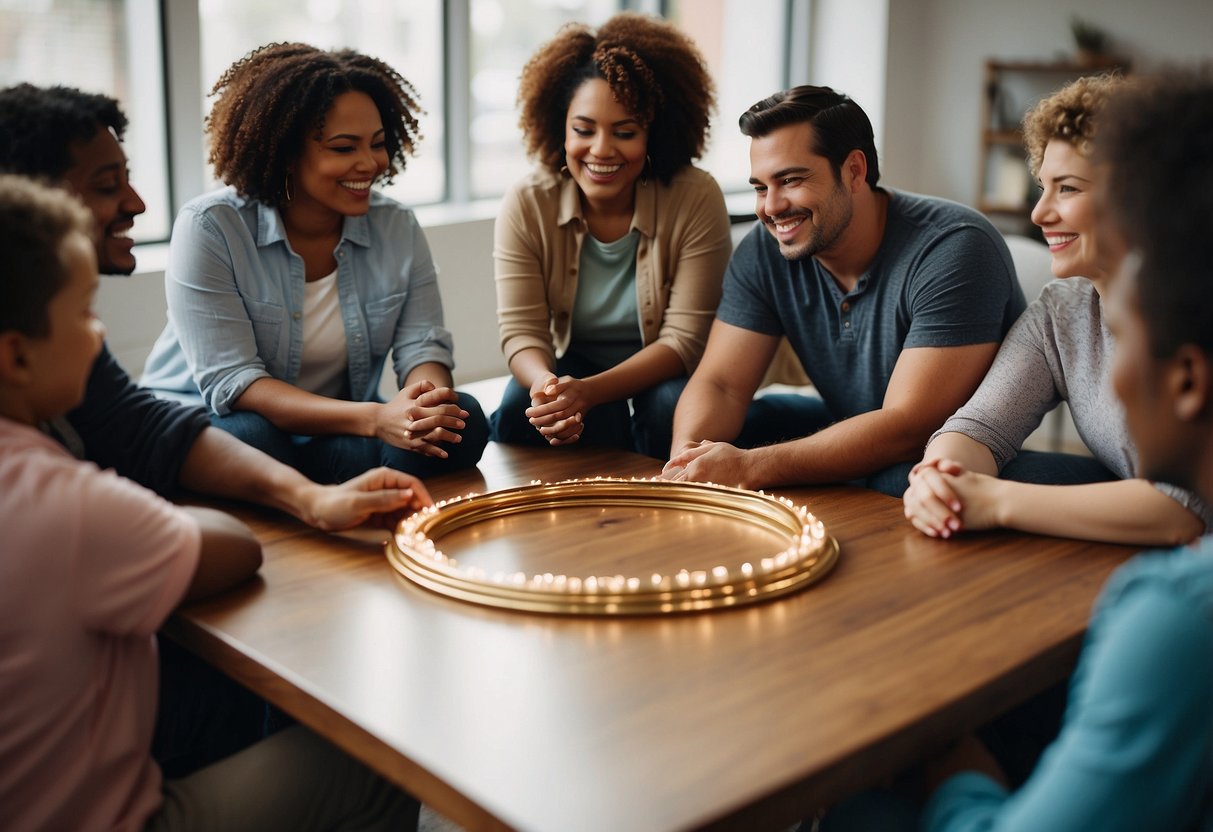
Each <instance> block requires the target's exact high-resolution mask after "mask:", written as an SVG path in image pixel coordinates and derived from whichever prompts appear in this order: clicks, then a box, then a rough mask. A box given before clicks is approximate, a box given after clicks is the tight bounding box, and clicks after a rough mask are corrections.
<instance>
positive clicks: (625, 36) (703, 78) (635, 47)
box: [518, 12, 716, 183]
mask: <svg viewBox="0 0 1213 832" xmlns="http://www.w3.org/2000/svg"><path fill="white" fill-rule="evenodd" d="M593 78H601V79H602V80H604V81H606V82H607V84H608V85H609V86H610V88H611V93H612V95H614V97H615V100H616V101H618V102H619V103H620V104H621V105H622V106H623V107H624V109H626V110H627V111H628V113H630V114H631V115H632V116H634V117H635V118H636V119H638V120H639V121H640V122H641V123H642V124H644V125H645V127H646V128H647V129H648V133H649V135H648V155H649V160H650V164H651V166H652V170H653V175H654V176H655V177H657V179H659V180H661V181H662V182H665V183H668V182H669V181H670V179H671V178H672V177H673V176H674V174H675V173H677V172H678V171H679V170H681V169H682V168H683V167H685V166H687V165H689V164H690V163H691V161H692V160H694V159H697V158H699V157H700V156H702V155H703V150H704V147H705V146H706V144H707V137H708V125H709V122H710V118H711V112H712V110H713V109H714V108H715V106H716V87H715V85H714V84H713V83H712V78H711V76H710V75H709V74H708V70H707V65H706V63H705V62H704V60H703V56H702V55H701V54H700V53H699V50H698V49H697V48H696V47H695V44H694V42H693V41H692V40H691V39H690V38H689V37H687V36H686V35H684V34H683V33H682V32H680V31H679V30H678V29H676V28H675V27H674V26H673V24H670V23H666V22H665V21H663V20H660V19H658V18H654V17H649V16H647V15H643V14H638V13H635V12H623V13H621V14H617V15H615V16H614V17H612V18H611V19H610V20H608V21H607V22H606V23H604V24H603V25H602V26H601V27H600V28H599V29H598V32H597V34H595V33H594V32H593V30H591V29H590V28H589V27H588V26H585V25H582V24H579V23H570V24H566V25H565V26H564V27H562V28H561V29H560V31H559V32H558V33H557V34H556V36H555V37H554V38H552V39H551V40H550V41H548V42H547V43H545V44H544V45H543V46H541V47H540V48H539V51H537V52H536V53H535V54H534V55H533V56H532V57H531V59H530V60H529V61H528V62H527V64H526V66H525V67H523V69H522V78H521V81H520V83H519V86H518V103H519V106H520V108H521V110H522V115H521V117H520V118H519V122H518V123H519V125H520V126H521V127H522V132H523V135H524V137H525V139H526V149H527V153H528V155H530V156H531V157H533V158H535V159H537V160H538V161H539V163H540V164H542V165H544V166H546V167H548V168H549V169H551V170H552V171H558V170H560V168H561V167H562V166H563V165H564V138H565V121H566V119H567V118H568V110H569V102H570V101H572V99H573V95H574V94H575V93H576V92H577V90H578V88H579V87H580V86H581V85H582V84H583V83H585V82H586V81H588V80H591V79H593Z"/></svg>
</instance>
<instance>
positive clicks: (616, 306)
mask: <svg viewBox="0 0 1213 832" xmlns="http://www.w3.org/2000/svg"><path fill="white" fill-rule="evenodd" d="M639 241H640V235H639V233H638V232H636V231H635V230H633V231H632V232H631V233H629V234H625V235H624V236H623V237H620V238H619V239H618V240H615V241H613V242H610V243H603V242H600V241H599V240H596V239H595V238H594V237H592V236H589V235H586V238H585V243H584V244H583V245H582V247H581V263H580V268H581V279H580V280H579V281H578V282H577V297H576V299H575V300H574V301H573V327H572V344H571V347H572V349H573V350H575V351H576V352H578V353H580V354H581V355H583V356H585V357H586V358H588V359H590V360H591V361H593V362H594V363H596V364H599V365H601V366H603V367H614V366H615V365H616V364H619V363H620V362H622V361H624V360H625V359H627V358H630V357H631V356H632V355H634V354H635V353H636V352H638V351H639V350H640V347H641V346H642V342H641V338H640V313H639V310H638V307H637V305H636V247H637V244H638V243H639Z"/></svg>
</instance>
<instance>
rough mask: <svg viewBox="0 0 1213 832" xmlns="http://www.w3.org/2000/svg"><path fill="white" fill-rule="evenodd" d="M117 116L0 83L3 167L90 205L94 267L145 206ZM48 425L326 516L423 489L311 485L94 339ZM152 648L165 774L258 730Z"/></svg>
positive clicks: (126, 467) (139, 465)
mask: <svg viewBox="0 0 1213 832" xmlns="http://www.w3.org/2000/svg"><path fill="white" fill-rule="evenodd" d="M125 127H126V117H125V116H124V115H123V113H122V111H121V109H120V108H119V107H118V103H117V102H116V101H115V100H114V99H112V98H108V97H106V96H103V95H95V94H90V93H85V92H81V91H80V90H77V89H73V88H70V87H51V88H42V87H35V86H32V85H30V84H20V85H17V86H14V87H9V88H7V89H3V90H0V172H6V173H16V174H21V175H24V176H28V177H32V178H36V179H41V180H43V181H44V182H46V183H47V184H50V185H54V186H58V187H61V188H63V189H65V190H67V191H70V192H72V193H74V194H75V195H76V196H78V197H79V198H80V199H81V201H82V202H83V203H84V204H85V206H86V207H87V208H88V209H89V210H90V212H91V213H92V215H93V219H94V222H95V228H94V235H95V236H94V246H95V248H96V255H97V262H98V266H99V270H100V271H101V273H102V274H129V273H130V272H132V271H133V270H134V268H135V257H134V253H133V251H132V249H133V242H132V240H131V239H130V237H129V236H128V232H129V231H130V229H131V227H132V225H133V224H134V218H135V217H136V216H137V215H139V214H142V213H143V212H144V210H145V207H146V206H145V205H144V203H143V200H142V199H141V198H140V197H139V194H138V193H136V191H135V189H134V188H133V187H132V186H131V183H130V181H129V179H128V171H127V160H126V154H125V153H124V152H123V150H122V145H121V144H120V139H121V138H122V132H123V130H124V129H125ZM45 429H46V430H47V432H48V433H50V434H51V435H52V436H54V437H55V438H56V439H58V440H59V441H60V442H61V443H62V444H63V445H64V446H66V447H67V448H68V450H70V451H71V452H72V453H73V454H74V455H76V456H77V457H80V458H83V459H87V460H90V461H92V462H95V463H97V465H98V466H100V467H101V468H112V469H114V470H115V471H116V472H117V473H118V474H120V475H122V476H124V477H127V478H128V479H132V480H134V481H135V482H137V483H139V484H140V485H142V486H144V487H146V488H149V489H151V490H153V491H155V492H157V493H158V494H160V495H161V496H165V497H171V496H174V495H175V494H177V493H179V492H180V491H181V490H183V489H184V490H188V491H193V492H197V493H200V494H206V495H210V496H215V497H224V498H230V499H237V500H244V501H248V502H253V503H260V504H262V505H266V506H270V507H272V508H276V509H280V510H282V511H286V512H289V513H290V514H293V515H294V516H295V517H297V518H299V519H300V520H303V521H304V522H306V523H309V524H311V525H314V526H316V527H318V528H321V529H326V530H336V529H343V528H349V527H352V526H356V525H358V524H360V523H362V522H364V521H368V520H374V521H377V522H380V523H387V522H390V521H391V520H392V519H393V518H395V517H396V516H398V515H399V514H402V513H403V512H405V511H407V510H409V509H411V508H416V507H419V506H421V505H425V504H428V503H429V501H430V500H429V495H428V493H427V492H426V490H425V486H424V485H423V484H422V483H421V482H420V481H419V480H417V479H416V478H415V477H412V476H410V475H408V474H405V473H403V472H400V471H394V470H391V469H387V468H377V469H374V470H372V471H368V472H366V473H365V474H363V475H361V476H359V477H355V478H354V479H351V480H349V481H348V482H345V483H342V484H341V485H332V486H322V485H318V484H316V483H314V482H312V481H310V480H308V479H307V478H306V477H304V476H303V475H302V474H300V473H299V472H298V471H296V470H295V469H293V468H290V467H288V466H286V465H283V464H282V463H280V462H278V461H277V460H275V459H273V458H272V457H270V456H268V455H266V454H263V453H261V452H260V451H258V450H256V449H254V448H251V447H249V446H248V445H245V444H244V443H243V442H240V441H239V440H238V439H236V438H234V437H233V436H231V435H230V434H228V433H226V432H224V431H222V430H219V429H217V428H213V427H211V426H210V420H209V419H208V417H207V414H206V411H205V410H204V409H203V408H201V407H185V406H182V405H180V404H177V403H175V402H170V401H165V400H163V399H158V398H156V396H154V395H152V394H151V393H150V392H148V391H147V390H143V389H141V388H139V387H138V386H136V385H135V384H134V382H132V381H131V379H130V377H129V376H128V375H127V374H126V372H125V371H124V370H123V369H122V367H121V366H119V364H118V362H117V361H116V360H114V357H113V355H112V354H111V353H110V352H109V350H108V348H106V347H105V346H104V345H103V346H102V348H101V352H100V355H99V356H98V357H97V359H96V361H95V362H94V363H93V366H92V370H91V372H90V374H89V377H88V386H87V389H86V391H85V396H84V400H83V402H82V403H81V404H80V405H79V406H78V407H76V408H75V409H74V410H72V411H70V412H68V413H67V415H66V416H65V417H60V418H57V419H55V420H53V421H52V422H51V423H49V424H47V425H46V426H45ZM162 656H163V661H162V667H161V671H162V685H163V686H164V695H163V696H162V699H163V700H165V701H166V703H165V706H164V707H162V712H167V715H165V713H162V720H163V722H162V726H161V729H160V730H161V734H160V735H159V736H158V741H157V745H156V747H155V749H154V753H155V754H156V756H157V759H158V760H159V761H160V762H161V764H162V765H163V766H164V767H165V769H166V771H167V772H168V773H169V774H170V775H176V774H183V773H185V772H187V771H189V770H191V769H192V768H193V767H195V766H196V765H198V764H202V763H205V762H208V761H210V760H212V759H216V758H218V757H221V756H224V755H226V754H229V753H231V752H232V751H234V750H236V749H237V748H239V747H240V746H241V745H243V744H244V743H246V742H247V741H249V740H251V739H256V738H257V737H258V736H260V733H261V725H260V719H261V716H260V715H261V712H262V709H261V706H260V705H259V704H258V703H256V702H253V703H251V704H250V703H248V702H246V701H244V699H245V696H247V694H244V693H243V692H242V691H240V690H237V689H235V688H234V686H233V688H232V689H231V690H228V689H227V685H226V683H225V682H224V680H222V679H219V680H216V679H214V678H213V677H212V674H213V672H211V671H208V670H207V668H206V667H205V666H204V665H202V664H201V663H200V662H197V661H195V660H193V659H192V657H189V656H185V655H181V654H178V653H177V652H176V651H174V649H173V648H172V647H168V649H166V650H164V651H162ZM246 715H249V716H247V717H246ZM250 722H252V724H248V723H250ZM217 725H222V726H223V727H222V730H219V731H216V730H215V728H216V726H217Z"/></svg>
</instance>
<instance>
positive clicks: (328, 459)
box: [211, 393, 489, 484]
mask: <svg viewBox="0 0 1213 832" xmlns="http://www.w3.org/2000/svg"><path fill="white" fill-rule="evenodd" d="M459 406H460V407H461V408H463V409H464V410H466V411H467V412H468V418H467V419H465V420H464V422H465V423H466V427H464V429H463V430H461V431H459V434H460V436H461V437H462V441H460V442H458V443H456V444H447V445H444V446H443V448H444V449H445V450H446V451H447V453H448V454H449V456H448V457H447V458H446V459H438V458H437V457H431V456H423V455H422V454H418V453H414V452H413V451H406V450H404V449H402V448H397V447H395V446H393V445H389V444H387V443H386V442H383V441H381V440H379V439H376V438H374V437H370V436H344V435H331V436H297V435H294V434H290V433H287V432H286V431H284V430H282V429H280V428H278V427H275V426H274V425H273V424H271V423H270V421H269V420H268V419H266V418H265V417H264V416H262V415H260V414H259V413H253V412H251V411H248V410H241V411H236V412H233V413H231V414H229V415H227V416H216V415H214V414H212V415H211V424H212V425H214V426H215V427H217V428H220V429H222V430H225V431H227V432H228V433H230V434H232V435H233V436H235V437H236V438H237V439H239V440H241V441H242V442H244V443H245V444H247V445H252V446H253V447H254V448H257V449H258V450H260V451H264V452H265V453H267V454H269V455H270V456H272V457H273V458H274V459H276V460H278V461H279V462H281V463H283V464H284V465H289V466H291V467H292V468H295V469H296V470H298V471H299V472H300V473H302V474H303V475H304V476H306V477H307V478H308V479H310V480H312V481H314V482H319V483H326V484H327V483H337V482H345V481H346V480H348V479H350V478H351V477H356V476H358V475H359V474H361V473H363V472H365V471H369V470H370V469H372V468H376V467H378V466H380V465H386V466H387V467H389V468H395V469H396V470H398V471H404V472H405V473H407V474H412V475H413V476H415V477H419V478H421V479H425V478H426V477H431V476H436V475H438V474H445V473H448V472H451V471H456V470H459V469H462V468H471V467H472V466H474V465H475V464H476V463H477V462H479V461H480V456H481V454H483V453H484V446H485V445H486V444H487V443H488V435H489V429H488V420H486V419H485V417H484V411H483V410H482V409H481V407H480V402H478V401H476V399H475V397H473V396H470V395H468V394H467V393H459Z"/></svg>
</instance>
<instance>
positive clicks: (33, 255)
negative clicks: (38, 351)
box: [0, 174, 93, 338]
mask: <svg viewBox="0 0 1213 832" xmlns="http://www.w3.org/2000/svg"><path fill="white" fill-rule="evenodd" d="M74 233H80V234H83V235H84V236H85V237H87V238H89V239H91V238H92V234H93V215H92V214H91V213H89V210H88V209H87V208H85V207H84V206H83V205H81V204H80V202H79V200H77V199H76V198H75V197H74V196H72V195H71V194H69V193H68V192H67V191H63V190H60V189H58V188H51V187H47V186H45V185H41V184H39V183H37V182H34V181H33V180H32V179H27V178H25V177H24V176H12V175H8V174H3V175H0V251H3V252H4V260H5V262H4V268H3V269H0V332H7V331H10V330H16V331H18V332H20V333H22V334H24V335H28V336H29V337H31V338H42V337H45V336H46V335H48V334H49V333H50V320H49V319H48V318H47V314H46V312H47V306H49V305H50V302H51V298H53V297H54V296H55V295H56V294H58V293H59V290H60V289H62V288H63V286H64V284H65V283H67V278H68V268H67V263H66V262H65V261H64V259H63V241H64V240H65V239H66V238H67V237H68V236H70V235H72V234H74Z"/></svg>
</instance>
